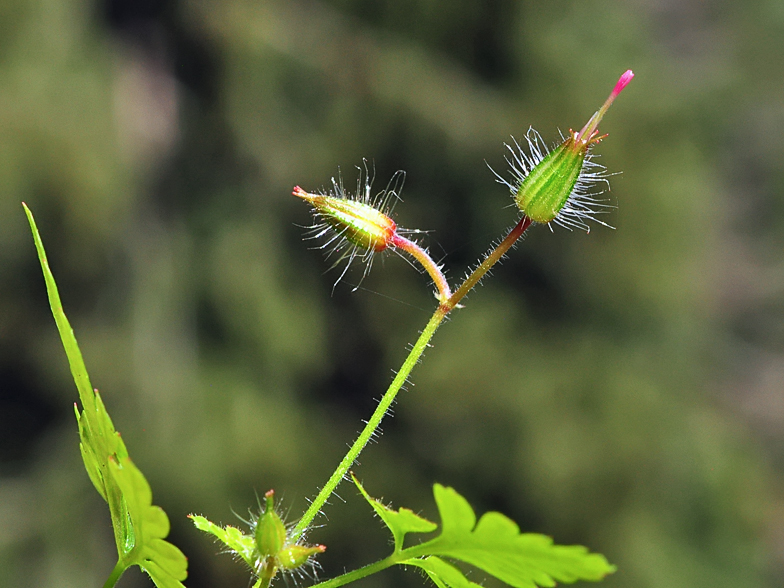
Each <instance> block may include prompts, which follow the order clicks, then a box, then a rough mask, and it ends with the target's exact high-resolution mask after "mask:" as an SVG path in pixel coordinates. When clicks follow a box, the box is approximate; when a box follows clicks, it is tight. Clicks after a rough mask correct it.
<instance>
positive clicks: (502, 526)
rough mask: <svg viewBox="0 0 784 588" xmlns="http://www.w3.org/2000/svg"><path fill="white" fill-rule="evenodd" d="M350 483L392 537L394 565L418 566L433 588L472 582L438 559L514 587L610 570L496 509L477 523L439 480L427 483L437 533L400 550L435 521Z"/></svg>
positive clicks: (467, 586)
mask: <svg viewBox="0 0 784 588" xmlns="http://www.w3.org/2000/svg"><path fill="white" fill-rule="evenodd" d="M354 483H355V484H356V485H357V487H358V488H359V490H360V492H361V493H362V496H364V497H365V500H367V501H368V503H370V505H371V506H372V507H373V509H374V510H375V511H376V513H377V514H378V516H379V517H380V518H381V519H382V520H383V521H384V523H385V524H386V525H387V527H389V529H390V530H391V531H392V534H393V535H394V537H395V554H393V556H390V557H394V556H395V555H398V556H403V557H400V558H396V562H395V563H398V564H400V565H412V566H416V567H419V568H421V569H422V570H424V571H425V572H426V573H427V575H428V576H429V577H430V578H431V579H432V580H433V582H434V583H435V584H436V586H438V588H473V587H476V586H477V584H475V583H474V582H471V581H470V580H468V579H467V578H466V577H465V575H463V572H461V571H460V570H459V569H458V568H456V567H455V566H453V565H451V564H450V563H448V562H446V561H444V560H443V559H441V558H442V557H448V558H451V559H454V560H458V561H462V562H464V563H467V564H470V565H472V566H475V567H477V568H480V569H481V570H484V571H485V572H487V573H488V574H490V575H492V576H495V577H496V578H498V579H499V580H501V581H503V582H505V583H507V584H509V585H510V586H513V587H514V588H537V587H539V586H541V587H546V588H550V587H552V586H555V583H556V581H559V582H566V583H572V582H576V581H578V580H601V579H602V578H604V577H605V576H606V575H607V574H611V573H613V572H614V571H615V566H613V565H611V564H610V563H608V562H607V560H606V559H605V558H604V556H603V555H601V554H598V553H589V552H588V549H586V548H585V547H583V546H581V545H568V546H566V545H554V544H553V540H552V539H551V538H550V537H547V536H545V535H539V534H536V533H521V532H520V528H519V527H518V526H517V524H516V523H515V522H514V521H513V520H511V519H510V518H508V517H506V516H504V515H502V514H501V513H499V512H488V513H485V514H484V515H483V516H482V518H480V519H479V522H477V520H476V514H475V513H474V509H473V508H471V505H470V504H469V503H468V501H467V500H466V499H465V498H463V497H462V496H461V495H460V494H458V493H457V491H456V490H454V489H453V488H448V487H445V486H442V485H440V484H435V485H434V486H433V494H434V496H435V500H436V505H437V506H438V512H439V514H440V516H441V534H440V535H438V537H435V538H434V539H431V540H430V541H427V542H425V543H421V544H420V545H415V546H412V547H409V548H407V549H403V548H402V543H403V537H404V536H405V534H406V533H427V532H430V531H433V530H435V529H436V528H437V525H435V524H434V523H431V522H430V521H428V520H426V519H423V518H422V517H420V516H418V515H415V514H414V513H413V512H411V511H410V510H408V509H404V508H401V509H400V510H399V511H395V510H393V509H391V508H389V507H387V506H384V505H383V504H381V503H380V502H379V501H378V500H376V499H374V498H371V497H370V496H369V495H368V494H367V492H366V491H365V489H364V488H363V487H362V485H361V484H360V483H359V482H358V481H357V479H356V478H354ZM405 556H409V557H405ZM439 556H440V557H439Z"/></svg>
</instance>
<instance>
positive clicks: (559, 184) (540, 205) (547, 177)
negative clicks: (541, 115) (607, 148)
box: [515, 136, 588, 223]
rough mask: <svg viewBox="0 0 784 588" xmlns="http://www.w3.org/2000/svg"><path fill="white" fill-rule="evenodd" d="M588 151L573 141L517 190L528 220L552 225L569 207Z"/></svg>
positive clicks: (556, 151) (550, 155) (547, 159)
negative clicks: (551, 222)
mask: <svg viewBox="0 0 784 588" xmlns="http://www.w3.org/2000/svg"><path fill="white" fill-rule="evenodd" d="M587 151H588V147H587V145H585V144H582V145H580V144H575V142H574V141H573V137H571V136H570V137H569V138H568V139H567V140H566V141H565V142H563V143H561V145H559V146H558V147H557V148H555V149H554V150H553V151H551V152H550V153H548V154H547V155H546V156H545V157H544V159H542V161H540V162H539V164H538V165H536V167H534V168H533V169H532V170H531V172H530V173H529V174H528V175H527V176H525V178H523V180H522V182H520V186H519V187H518V188H517V194H516V195H515V203H516V204H517V207H518V208H519V209H520V210H521V211H523V214H525V215H526V216H527V217H528V218H530V219H531V220H532V221H534V222H537V223H549V222H550V221H551V220H553V219H554V218H555V217H556V216H558V213H559V212H560V211H561V209H562V208H563V207H564V205H565V204H566V201H567V200H568V199H569V196H571V194H572V190H574V186H575V184H577V179H578V178H579V177H580V171H581V170H582V168H583V162H584V161H585V155H586V153H587Z"/></svg>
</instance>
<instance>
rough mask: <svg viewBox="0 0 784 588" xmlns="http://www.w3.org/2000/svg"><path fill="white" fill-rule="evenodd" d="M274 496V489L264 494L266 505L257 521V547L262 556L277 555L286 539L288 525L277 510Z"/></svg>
mask: <svg viewBox="0 0 784 588" xmlns="http://www.w3.org/2000/svg"><path fill="white" fill-rule="evenodd" d="M274 497H275V493H274V492H273V491H272V490H270V491H269V492H267V493H266V494H265V495H264V498H265V499H266V506H265V508H264V512H263V513H262V514H261V515H260V516H259V520H258V522H257V523H256V532H255V539H256V547H257V548H258V550H259V554H260V555H261V556H262V557H268V556H275V555H276V554H277V553H278V552H279V551H280V550H281V549H282V547H283V544H284V543H285V541H286V527H285V525H284V524H283V521H281V520H280V517H279V516H278V513H276V512H275V505H274Z"/></svg>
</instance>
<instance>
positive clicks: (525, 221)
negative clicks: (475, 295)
mask: <svg viewBox="0 0 784 588" xmlns="http://www.w3.org/2000/svg"><path fill="white" fill-rule="evenodd" d="M530 226H531V219H530V218H528V217H527V216H524V217H523V218H521V219H520V220H519V221H518V223H517V224H516V225H515V226H514V227H512V230H510V231H509V233H508V234H507V235H506V237H504V240H503V241H501V242H500V243H499V244H498V246H497V247H496V248H495V249H493V250H492V251H491V252H490V253H488V254H487V257H485V258H484V260H483V261H482V263H480V264H479V266H478V267H477V268H476V269H475V270H474V271H473V272H472V273H471V275H470V276H468V277H467V278H466V280H465V282H463V283H462V284H461V285H460V287H459V288H458V289H457V290H456V291H455V293H454V294H452V297H451V298H450V299H449V301H448V303H447V304H449V306H450V308H449V310H452V308H454V307H455V306H457V305H458V303H459V302H460V301H461V300H462V299H463V297H464V296H465V295H466V294H468V292H470V290H471V288H473V287H474V286H476V284H477V282H479V280H481V279H482V278H483V277H484V275H485V274H486V273H487V272H488V271H490V268H492V267H493V266H494V265H495V264H496V263H498V261H499V260H500V259H501V258H502V257H503V256H504V255H505V254H506V252H507V251H509V249H510V248H511V247H512V245H514V244H515V242H517V240H518V239H519V238H520V237H522V235H523V233H525V230H526V229H527V228H528V227H530Z"/></svg>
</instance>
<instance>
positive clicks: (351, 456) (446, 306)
mask: <svg viewBox="0 0 784 588" xmlns="http://www.w3.org/2000/svg"><path fill="white" fill-rule="evenodd" d="M530 225H531V219H529V218H528V217H523V218H522V219H520V221H519V222H518V223H517V224H516V225H515V226H514V227H513V228H512V230H510V231H509V233H508V234H507V235H506V237H505V238H504V240H503V241H501V243H499V244H498V246H497V247H496V248H495V249H493V250H492V251H491V252H490V253H489V254H488V255H487V257H485V259H484V260H483V261H482V263H480V264H479V266H478V267H477V268H476V269H475V270H474V271H473V272H472V273H471V275H470V276H468V278H466V280H465V282H463V284H462V285H461V286H460V288H458V289H457V291H456V292H455V293H454V294H452V295H451V296H450V297H449V298H448V299H447V300H446V301H444V302H442V303H441V304H440V305H439V306H438V308H437V309H436V311H435V312H434V313H433V316H432V317H430V321H429V322H428V323H427V326H425V329H424V330H423V331H422V334H421V335H419V339H417V341H416V343H414V346H413V347H412V348H411V352H410V353H409V354H408V357H406V360H405V361H404V362H403V365H402V367H401V368H400V371H399V372H398V373H397V375H396V376H395V378H394V380H392V383H391V384H390V385H389V388H388V389H387V391H386V392H385V393H384V396H383V397H382V398H381V401H380V402H379V403H378V406H377V407H376V410H375V411H374V412H373V415H372V416H371V417H370V419H369V420H368V422H367V424H366V425H365V428H364V429H362V432H361V433H360V434H359V437H357V440H356V441H354V444H353V445H352V446H351V448H350V449H349V450H348V453H346V456H345V457H344V458H343V460H342V461H341V462H340V464H339V465H338V467H337V469H336V470H335V471H334V472H333V473H332V475H331V476H330V478H329V480H327V483H326V484H324V486H323V487H322V488H321V491H320V492H319V493H318V496H316V498H315V499H314V500H313V502H312V503H311V504H310V507H309V508H308V510H307V511H305V514H304V515H303V516H302V518H301V519H300V520H299V522H298V523H297V525H296V527H294V531H293V533H292V536H293V538H294V540H297V539H299V538H300V537H302V534H303V533H304V532H305V530H306V529H307V528H308V526H309V525H310V523H312V522H313V519H314V518H316V515H318V513H319V512H320V511H321V508H322V507H323V506H324V503H325V502H326V501H327V499H328V498H329V497H330V496H331V495H332V493H333V492H334V491H335V488H337V486H338V484H340V482H341V481H342V480H343V478H345V477H346V475H347V474H348V472H349V469H350V468H351V466H352V465H353V463H354V462H355V461H356V459H357V458H358V457H359V454H360V453H361V452H362V450H363V449H364V448H365V445H367V444H368V442H369V441H370V439H372V437H373V435H374V434H375V432H376V429H378V426H379V425H380V424H381V420H382V419H383V418H384V415H386V413H387V411H388V410H389V407H390V406H391V405H392V402H394V400H395V397H396V396H397V393H398V392H399V391H400V388H402V387H403V384H405V382H406V380H407V379H408V376H409V375H410V374H411V370H413V369H414V366H415V365H416V364H417V362H418V361H419V358H420V357H422V354H423V353H424V352H425V349H427V347H428V345H429V343H430V340H431V339H432V338H433V335H434V334H435V332H436V330H437V329H438V327H439V326H440V325H441V323H442V322H443V320H444V318H445V317H446V315H447V314H449V313H450V312H451V311H452V310H453V309H454V308H455V307H457V305H458V303H459V302H460V300H462V299H463V297H464V296H465V295H466V294H468V292H469V291H470V290H471V288H473V287H474V286H475V285H476V284H477V283H478V282H479V280H481V279H482V277H483V276H484V275H485V274H486V273H487V272H488V271H490V268H492V267H493V266H494V265H495V264H496V263H498V261H499V260H500V259H501V258H502V257H503V256H504V254H505V253H506V252H507V251H509V249H510V248H511V247H512V245H514V244H515V242H516V241H517V240H518V239H519V238H520V237H521V236H522V234H523V233H524V232H525V230H526V229H527V228H528V227H529V226H530ZM439 290H441V288H440V286H439ZM441 291H442V292H443V290H441ZM387 559H389V558H387ZM384 561H387V560H382V561H381V562H378V564H380V563H382V562H384ZM392 563H394V562H392ZM392 563H390V564H389V565H392ZM373 565H377V564H373ZM368 567H372V566H366V568H361V570H365V569H367V568H368ZM386 567H388V566H386ZM379 569H383V568H379ZM361 570H357V572H359V571H361ZM374 571H378V570H375V569H374ZM351 573H354V572H351ZM370 573H373V572H370ZM341 577H343V576H341ZM359 577H362V576H359ZM336 579H337V578H336ZM355 579H356V578H355ZM326 584H328V582H325V583H324V585H326ZM339 585H340V584H335V586H339ZM330 586H331V585H330Z"/></svg>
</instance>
